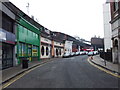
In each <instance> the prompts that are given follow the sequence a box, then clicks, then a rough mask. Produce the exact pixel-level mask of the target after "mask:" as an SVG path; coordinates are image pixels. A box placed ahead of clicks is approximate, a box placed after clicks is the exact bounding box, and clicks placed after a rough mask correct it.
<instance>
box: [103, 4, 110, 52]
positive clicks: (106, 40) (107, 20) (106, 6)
mask: <svg viewBox="0 0 120 90" xmlns="http://www.w3.org/2000/svg"><path fill="white" fill-rule="evenodd" d="M103 16H104V51H105V52H106V51H107V49H110V48H111V47H112V40H111V37H112V31H111V24H110V20H111V13H110V3H105V4H104V5H103Z"/></svg>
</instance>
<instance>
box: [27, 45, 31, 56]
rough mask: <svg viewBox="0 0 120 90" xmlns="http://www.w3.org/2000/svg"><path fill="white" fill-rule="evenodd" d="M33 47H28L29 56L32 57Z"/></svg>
mask: <svg viewBox="0 0 120 90" xmlns="http://www.w3.org/2000/svg"><path fill="white" fill-rule="evenodd" d="M31 52H32V45H28V56H31Z"/></svg>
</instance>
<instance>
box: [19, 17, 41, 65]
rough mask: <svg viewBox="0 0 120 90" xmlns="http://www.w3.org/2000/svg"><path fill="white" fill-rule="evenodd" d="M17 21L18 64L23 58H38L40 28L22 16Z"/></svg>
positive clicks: (30, 59)
mask: <svg viewBox="0 0 120 90" xmlns="http://www.w3.org/2000/svg"><path fill="white" fill-rule="evenodd" d="M17 22H18V24H17V59H18V64H20V63H21V61H22V59H23V58H28V59H29V61H33V60H40V29H39V28H37V27H35V26H34V25H32V24H31V23H29V22H28V21H26V20H25V19H23V18H21V19H19V20H18V21H17Z"/></svg>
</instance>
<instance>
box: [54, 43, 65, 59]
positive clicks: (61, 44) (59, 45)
mask: <svg viewBox="0 0 120 90" xmlns="http://www.w3.org/2000/svg"><path fill="white" fill-rule="evenodd" d="M54 46H55V47H54V52H55V57H62V56H63V54H64V44H63V43H60V42H56V41H54ZM56 46H58V47H56ZM60 47H63V48H60ZM56 49H58V52H59V50H61V55H60V54H59V55H58V56H57V54H56Z"/></svg>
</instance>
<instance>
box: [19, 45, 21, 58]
mask: <svg viewBox="0 0 120 90" xmlns="http://www.w3.org/2000/svg"><path fill="white" fill-rule="evenodd" d="M19 56H22V43H19Z"/></svg>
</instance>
